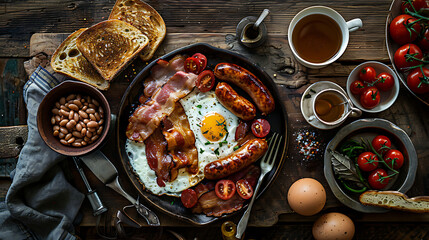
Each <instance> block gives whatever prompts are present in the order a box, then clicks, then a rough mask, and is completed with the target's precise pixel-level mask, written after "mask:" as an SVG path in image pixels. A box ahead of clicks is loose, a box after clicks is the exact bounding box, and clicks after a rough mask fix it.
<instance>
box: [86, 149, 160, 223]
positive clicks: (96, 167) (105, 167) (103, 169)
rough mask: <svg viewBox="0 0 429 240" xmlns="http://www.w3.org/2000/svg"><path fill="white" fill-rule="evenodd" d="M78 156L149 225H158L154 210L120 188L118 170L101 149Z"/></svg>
mask: <svg viewBox="0 0 429 240" xmlns="http://www.w3.org/2000/svg"><path fill="white" fill-rule="evenodd" d="M79 158H80V159H81V160H82V162H84V163H85V165H86V166H87V167H88V168H89V169H90V170H91V171H92V172H93V173H94V175H95V176H96V177H97V178H98V179H100V181H101V182H103V183H104V184H105V185H106V186H108V187H110V188H111V189H113V190H115V191H116V192H117V193H119V194H121V195H122V196H123V197H124V198H126V199H127V200H128V201H130V202H131V203H132V204H133V205H134V206H135V207H136V209H137V212H138V213H139V214H140V215H141V216H142V217H143V218H144V219H145V220H146V221H147V223H148V224H149V225H151V226H159V225H160V223H159V219H158V216H157V215H156V214H155V213H154V212H152V211H151V210H150V209H148V208H147V207H146V206H144V205H143V204H141V203H140V202H139V201H137V200H136V199H134V198H133V197H131V196H130V195H129V194H128V193H126V192H125V191H124V189H122V186H121V185H120V184H119V180H118V179H119V178H118V171H117V170H116V168H115V166H114V165H113V164H112V163H111V162H110V161H109V159H107V157H106V156H105V155H104V154H103V153H102V152H101V151H95V152H92V153H90V154H87V155H85V156H80V157H79Z"/></svg>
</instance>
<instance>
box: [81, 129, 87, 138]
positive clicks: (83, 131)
mask: <svg viewBox="0 0 429 240" xmlns="http://www.w3.org/2000/svg"><path fill="white" fill-rule="evenodd" d="M80 134H82V136H85V135H86V128H82V131H80Z"/></svg>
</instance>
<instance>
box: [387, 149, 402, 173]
mask: <svg viewBox="0 0 429 240" xmlns="http://www.w3.org/2000/svg"><path fill="white" fill-rule="evenodd" d="M384 161H385V162H386V164H387V165H389V166H390V167H391V168H393V169H396V170H398V169H400V168H401V167H402V165H404V155H402V153H401V152H400V151H399V150H396V149H390V150H389V151H387V152H386V154H385V155H384Z"/></svg>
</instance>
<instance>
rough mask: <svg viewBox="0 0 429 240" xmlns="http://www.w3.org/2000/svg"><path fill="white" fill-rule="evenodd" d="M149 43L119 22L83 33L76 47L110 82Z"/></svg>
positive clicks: (135, 29)
mask: <svg viewBox="0 0 429 240" xmlns="http://www.w3.org/2000/svg"><path fill="white" fill-rule="evenodd" d="M148 43H149V39H148V38H147V37H146V35H144V34H143V33H142V32H141V31H140V30H138V29H137V28H135V27H133V26H132V25H131V24H128V23H126V22H123V21H120V20H116V19H114V20H107V21H103V22H100V23H98V24H96V25H94V26H92V27H90V28H88V29H86V30H85V31H84V32H82V33H81V34H80V35H79V37H78V38H77V39H76V45H77V48H78V49H79V51H81V52H82V54H83V56H85V58H86V59H87V60H88V61H89V62H90V63H91V64H92V66H93V67H94V68H95V69H96V70H97V71H98V73H100V75H101V76H102V77H103V78H104V79H105V80H107V81H109V82H110V81H112V80H113V78H114V77H115V76H117V75H118V74H119V73H120V72H121V71H122V70H123V69H124V68H125V67H126V66H127V65H128V64H129V63H130V62H131V61H132V60H133V59H134V58H135V57H136V56H138V54H139V53H140V52H141V51H142V50H143V48H144V47H146V45H147V44H148Z"/></svg>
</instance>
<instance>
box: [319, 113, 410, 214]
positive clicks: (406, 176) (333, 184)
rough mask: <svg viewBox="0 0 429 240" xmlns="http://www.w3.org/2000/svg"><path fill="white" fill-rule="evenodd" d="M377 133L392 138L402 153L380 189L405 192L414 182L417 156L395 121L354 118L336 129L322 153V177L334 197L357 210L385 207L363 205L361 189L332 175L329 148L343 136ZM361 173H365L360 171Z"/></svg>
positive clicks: (373, 210) (362, 136) (368, 137)
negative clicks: (400, 161)
mask: <svg viewBox="0 0 429 240" xmlns="http://www.w3.org/2000/svg"><path fill="white" fill-rule="evenodd" d="M377 135H384V136H386V137H388V138H389V139H390V140H391V141H392V148H393V149H397V150H399V151H401V152H402V154H403V155H404V165H403V166H402V167H401V168H400V169H399V174H397V175H395V176H394V177H393V178H392V180H391V181H390V182H389V184H388V185H387V186H386V188H385V189H384V190H392V191H399V192H402V193H406V192H407V191H408V190H409V189H410V188H411V186H412V185H413V183H414V179H415V176H416V171H417V165H418V159H417V153H416V150H415V148H414V145H413V143H412V142H411V139H410V138H409V137H408V135H407V134H406V133H405V131H404V130H402V129H401V128H399V127H398V126H396V125H395V124H393V123H391V122H389V121H387V120H385V119H380V118H369V119H359V120H356V121H354V122H352V123H350V124H348V125H346V126H344V127H343V128H341V129H340V131H338V134H337V135H335V137H334V138H333V139H332V140H331V141H330V142H329V143H328V145H327V146H326V149H325V155H324V173H325V178H326V180H327V182H328V184H329V187H330V188H331V190H332V192H333V193H334V195H335V197H337V199H338V200H339V201H340V202H342V203H343V204H344V205H346V206H348V207H350V208H352V209H354V210H356V211H360V212H367V213H380V212H387V211H388V210H387V209H384V208H380V207H373V206H365V205H363V204H361V203H360V202H359V196H360V194H361V193H353V192H351V191H349V190H347V189H346V188H345V187H344V186H343V185H342V184H341V183H340V182H339V180H338V178H337V177H336V176H335V173H334V169H333V165H332V162H331V157H332V153H331V151H329V150H328V149H330V150H337V151H338V150H339V148H340V146H341V145H342V143H344V142H345V141H347V140H355V141H358V142H360V141H362V140H366V141H372V139H373V138H374V137H376V136H377ZM363 174H365V173H363Z"/></svg>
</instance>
